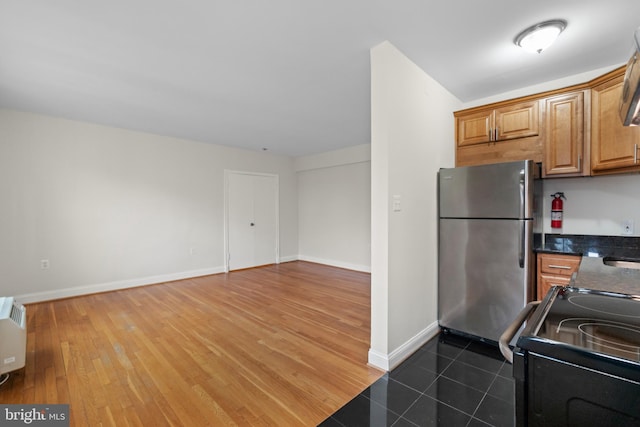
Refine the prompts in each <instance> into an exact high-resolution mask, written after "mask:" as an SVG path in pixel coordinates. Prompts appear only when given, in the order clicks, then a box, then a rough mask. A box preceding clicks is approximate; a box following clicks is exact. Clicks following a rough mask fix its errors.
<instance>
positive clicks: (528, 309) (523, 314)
mask: <svg viewBox="0 0 640 427" xmlns="http://www.w3.org/2000/svg"><path fill="white" fill-rule="evenodd" d="M539 305H540V301H531V302H530V303H529V304H527V305H525V306H524V308H523V309H522V310H521V311H520V313H519V314H518V317H516V319H515V320H514V321H513V323H511V324H510V325H509V327H508V328H507V330H506V331H504V332H503V334H502V335H500V340H499V341H498V346H499V347H500V353H502V355H503V356H504V358H505V359H507V361H509V363H513V350H511V348H509V343H510V342H511V340H512V339H513V337H514V336H516V333H517V332H518V329H520V326H522V324H523V323H524V322H525V321H526V320H527V319H528V318H529V316H530V315H531V313H532V312H533V310H534V309H535V308H536V307H537V306H539Z"/></svg>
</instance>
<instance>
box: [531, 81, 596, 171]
mask: <svg viewBox="0 0 640 427" xmlns="http://www.w3.org/2000/svg"><path fill="white" fill-rule="evenodd" d="M585 93H586V94H587V96H588V94H589V91H588V90H586V91H580V92H572V93H567V94H563V95H559V96H554V97H551V98H546V99H545V106H544V117H545V119H544V128H545V130H544V162H543V176H544V177H547V176H551V175H562V176H581V175H589V173H590V169H589V166H590V165H589V160H588V157H589V151H590V150H589V144H588V143H587V141H585V123H586V122H585ZM587 105H588V102H587Z"/></svg>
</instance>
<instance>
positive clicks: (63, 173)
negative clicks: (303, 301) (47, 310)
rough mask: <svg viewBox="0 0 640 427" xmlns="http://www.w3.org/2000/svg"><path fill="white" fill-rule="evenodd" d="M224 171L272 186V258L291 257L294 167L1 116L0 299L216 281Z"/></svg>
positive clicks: (78, 125)
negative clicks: (275, 181) (261, 176)
mask: <svg viewBox="0 0 640 427" xmlns="http://www.w3.org/2000/svg"><path fill="white" fill-rule="evenodd" d="M224 169H232V170H245V171H255V172H263V173H274V174H278V175H279V176H280V215H281V217H280V245H281V248H280V254H281V257H283V258H291V259H295V258H296V257H297V250H298V248H297V229H298V224H297V222H298V220H297V187H296V185H297V184H296V177H295V171H294V168H293V160H292V159H291V158H289V157H284V156H274V155H270V154H265V153H262V152H252V151H246V150H238V149H233V148H227V147H222V146H216V145H210V144H204V143H198V142H193V141H186V140H180V139H176V138H169V137H162V136H158V135H151V134H145V133H140V132H132V131H127V130H123V129H116V128H110V127H105V126H98V125H93V124H88V123H82V122H75V121H69V120H63V119H57V118H53V117H46V116H41V115H36V114H31V113H21V112H17V111H11V110H0V199H1V200H2V210H1V213H0V271H1V272H2V274H1V275H0V295H16V296H18V297H19V299H21V300H22V301H23V302H30V301H38V300H44V299H50V298H57V297H63V296H69V295H76V294H82V293H87V292H93V291H101V290H107V289H115V288H120V287H128V286H135V285H139V284H146V283H156V282H160V281H164V280H171V279H176V278H181V277H190V276H194V275H198V274H208V273H215V272H220V271H222V270H223V265H224V263H223V206H224V205H223V202H224V198H223V194H224V193H223V190H224V188H223V182H224ZM43 259H48V260H49V262H50V268H49V269H44V270H43V269H41V268H40V267H41V266H40V261H41V260H43Z"/></svg>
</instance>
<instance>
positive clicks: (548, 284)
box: [537, 274, 571, 300]
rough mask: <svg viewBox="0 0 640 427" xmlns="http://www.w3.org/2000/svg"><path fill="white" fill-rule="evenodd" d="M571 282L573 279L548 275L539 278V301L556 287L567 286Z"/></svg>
mask: <svg viewBox="0 0 640 427" xmlns="http://www.w3.org/2000/svg"><path fill="white" fill-rule="evenodd" d="M570 282H571V278H569V277H563V276H547V275H546V274H543V275H540V276H538V295H537V296H538V300H542V299H543V298H544V296H545V295H547V293H548V292H549V289H551V288H552V287H554V286H567V285H568V284H569V283H570Z"/></svg>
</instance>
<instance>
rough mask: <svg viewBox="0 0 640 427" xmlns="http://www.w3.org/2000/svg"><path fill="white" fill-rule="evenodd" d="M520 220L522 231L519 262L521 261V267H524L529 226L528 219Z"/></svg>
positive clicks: (519, 243)
mask: <svg viewBox="0 0 640 427" xmlns="http://www.w3.org/2000/svg"><path fill="white" fill-rule="evenodd" d="M519 222H520V233H519V236H518V262H519V263H520V268H524V256H525V252H526V248H525V245H526V241H527V227H526V221H519Z"/></svg>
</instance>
